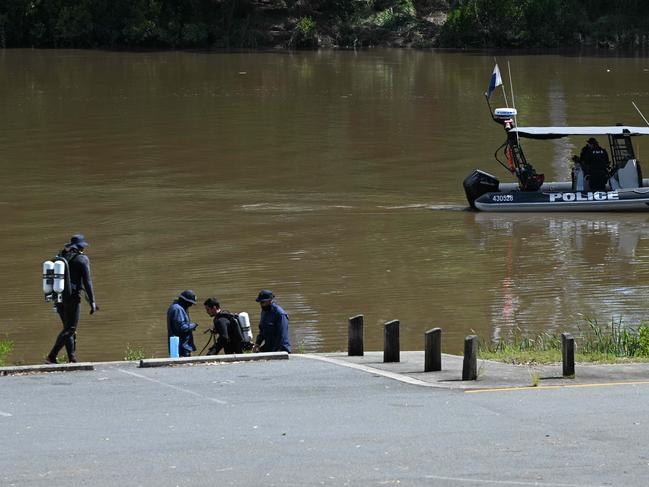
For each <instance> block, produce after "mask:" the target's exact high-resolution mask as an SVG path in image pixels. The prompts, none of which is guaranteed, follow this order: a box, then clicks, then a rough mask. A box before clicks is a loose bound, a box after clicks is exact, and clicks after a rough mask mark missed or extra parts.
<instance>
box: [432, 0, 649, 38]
mask: <svg viewBox="0 0 649 487" xmlns="http://www.w3.org/2000/svg"><path fill="white" fill-rule="evenodd" d="M648 34H649V2H643V1H640V0H618V1H615V2H601V1H598V0H465V1H459V2H458V5H457V6H456V8H454V9H453V10H452V11H451V12H450V14H449V17H448V19H447V21H446V23H445V25H444V26H443V28H442V33H441V37H440V43H441V44H442V45H444V46H449V47H451V46H452V47H564V46H575V45H579V44H584V43H586V44H605V45H612V46H622V47H629V46H634V45H635V46H638V45H646V44H647V35H648ZM643 36H644V37H643Z"/></svg>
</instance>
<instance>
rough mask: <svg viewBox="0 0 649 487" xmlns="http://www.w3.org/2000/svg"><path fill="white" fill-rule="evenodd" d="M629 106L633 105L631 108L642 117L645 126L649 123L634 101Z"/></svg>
mask: <svg viewBox="0 0 649 487" xmlns="http://www.w3.org/2000/svg"><path fill="white" fill-rule="evenodd" d="M631 104H632V105H633V108H635V109H636V110H638V113H639V114H640V116H641V117H642V120H644V123H646V124H647V125H649V121H647V119H646V118H645V116H644V115H643V114H642V112H641V111H640V109H639V108H638V105H636V104H635V102H634V101H632V102H631Z"/></svg>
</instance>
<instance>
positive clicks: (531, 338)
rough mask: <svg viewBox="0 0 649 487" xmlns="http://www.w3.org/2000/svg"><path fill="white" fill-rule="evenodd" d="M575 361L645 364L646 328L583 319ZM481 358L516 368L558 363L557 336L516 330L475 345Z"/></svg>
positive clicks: (648, 340)
mask: <svg viewBox="0 0 649 487" xmlns="http://www.w3.org/2000/svg"><path fill="white" fill-rule="evenodd" d="M577 330H578V332H577V333H576V334H574V338H575V361H576V362H591V363H632V362H649V327H648V326H647V324H646V323H641V324H640V325H637V326H631V325H625V324H624V323H623V322H622V319H621V318H620V319H619V320H617V321H616V320H614V319H613V320H611V324H610V325H601V324H599V323H598V322H597V320H596V319H594V318H588V317H586V318H584V323H583V324H582V325H578V326H577ZM478 351H479V355H480V358H481V359H487V360H497V361H500V362H505V363H511V364H516V365H543V364H552V363H557V362H561V360H562V355H561V333H558V332H554V333H551V332H540V333H537V334H536V335H526V334H524V333H523V332H522V331H521V330H520V329H519V328H516V329H514V330H512V331H511V332H510V333H509V334H508V335H507V336H506V337H503V338H500V339H499V340H495V341H493V342H491V343H487V344H485V343H482V342H480V343H479V345H478Z"/></svg>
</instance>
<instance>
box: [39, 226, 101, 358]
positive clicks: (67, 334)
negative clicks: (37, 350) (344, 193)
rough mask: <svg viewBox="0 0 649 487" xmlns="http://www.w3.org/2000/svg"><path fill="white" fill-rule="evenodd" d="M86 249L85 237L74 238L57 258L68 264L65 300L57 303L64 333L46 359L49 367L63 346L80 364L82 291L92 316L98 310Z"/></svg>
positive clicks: (79, 235) (59, 336)
mask: <svg viewBox="0 0 649 487" xmlns="http://www.w3.org/2000/svg"><path fill="white" fill-rule="evenodd" d="M87 246H88V242H86V239H85V237H84V236H83V235H81V234H77V235H73V236H72V237H71V238H70V242H69V243H67V244H65V246H64V247H63V250H61V252H59V255H58V256H57V258H61V259H64V260H65V262H66V281H65V291H64V292H63V301H62V302H60V303H56V312H57V313H58V314H59V317H60V318H61V322H62V323H63V330H62V331H61V333H59V335H58V336H57V337H56V341H55V342H54V346H53V347H52V350H51V351H50V353H49V354H47V357H46V358H45V362H46V363H48V364H55V363H57V356H58V354H59V352H60V351H61V349H62V348H63V347H65V351H66V352H67V354H68V361H69V362H70V363H73V362H76V361H77V342H76V340H77V325H78V324H79V311H80V306H81V292H82V291H83V292H84V293H85V295H86V299H87V301H88V303H89V304H90V314H94V313H95V312H96V311H99V306H97V303H96V302H95V291H94V288H93V285H92V274H91V272H90V259H89V258H88V256H87V255H85V254H84V251H85V249H86V247H87Z"/></svg>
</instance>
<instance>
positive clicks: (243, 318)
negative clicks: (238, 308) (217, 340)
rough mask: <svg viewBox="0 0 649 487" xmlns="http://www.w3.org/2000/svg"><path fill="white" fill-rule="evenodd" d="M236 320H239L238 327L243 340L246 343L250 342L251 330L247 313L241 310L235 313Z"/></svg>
mask: <svg viewBox="0 0 649 487" xmlns="http://www.w3.org/2000/svg"><path fill="white" fill-rule="evenodd" d="M237 320H238V321H239V328H241V334H242V335H243V341H244V342H247V343H251V342H252V330H251V329H250V317H249V316H248V313H246V312H245V311H242V312H241V313H239V314H238V315H237Z"/></svg>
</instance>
